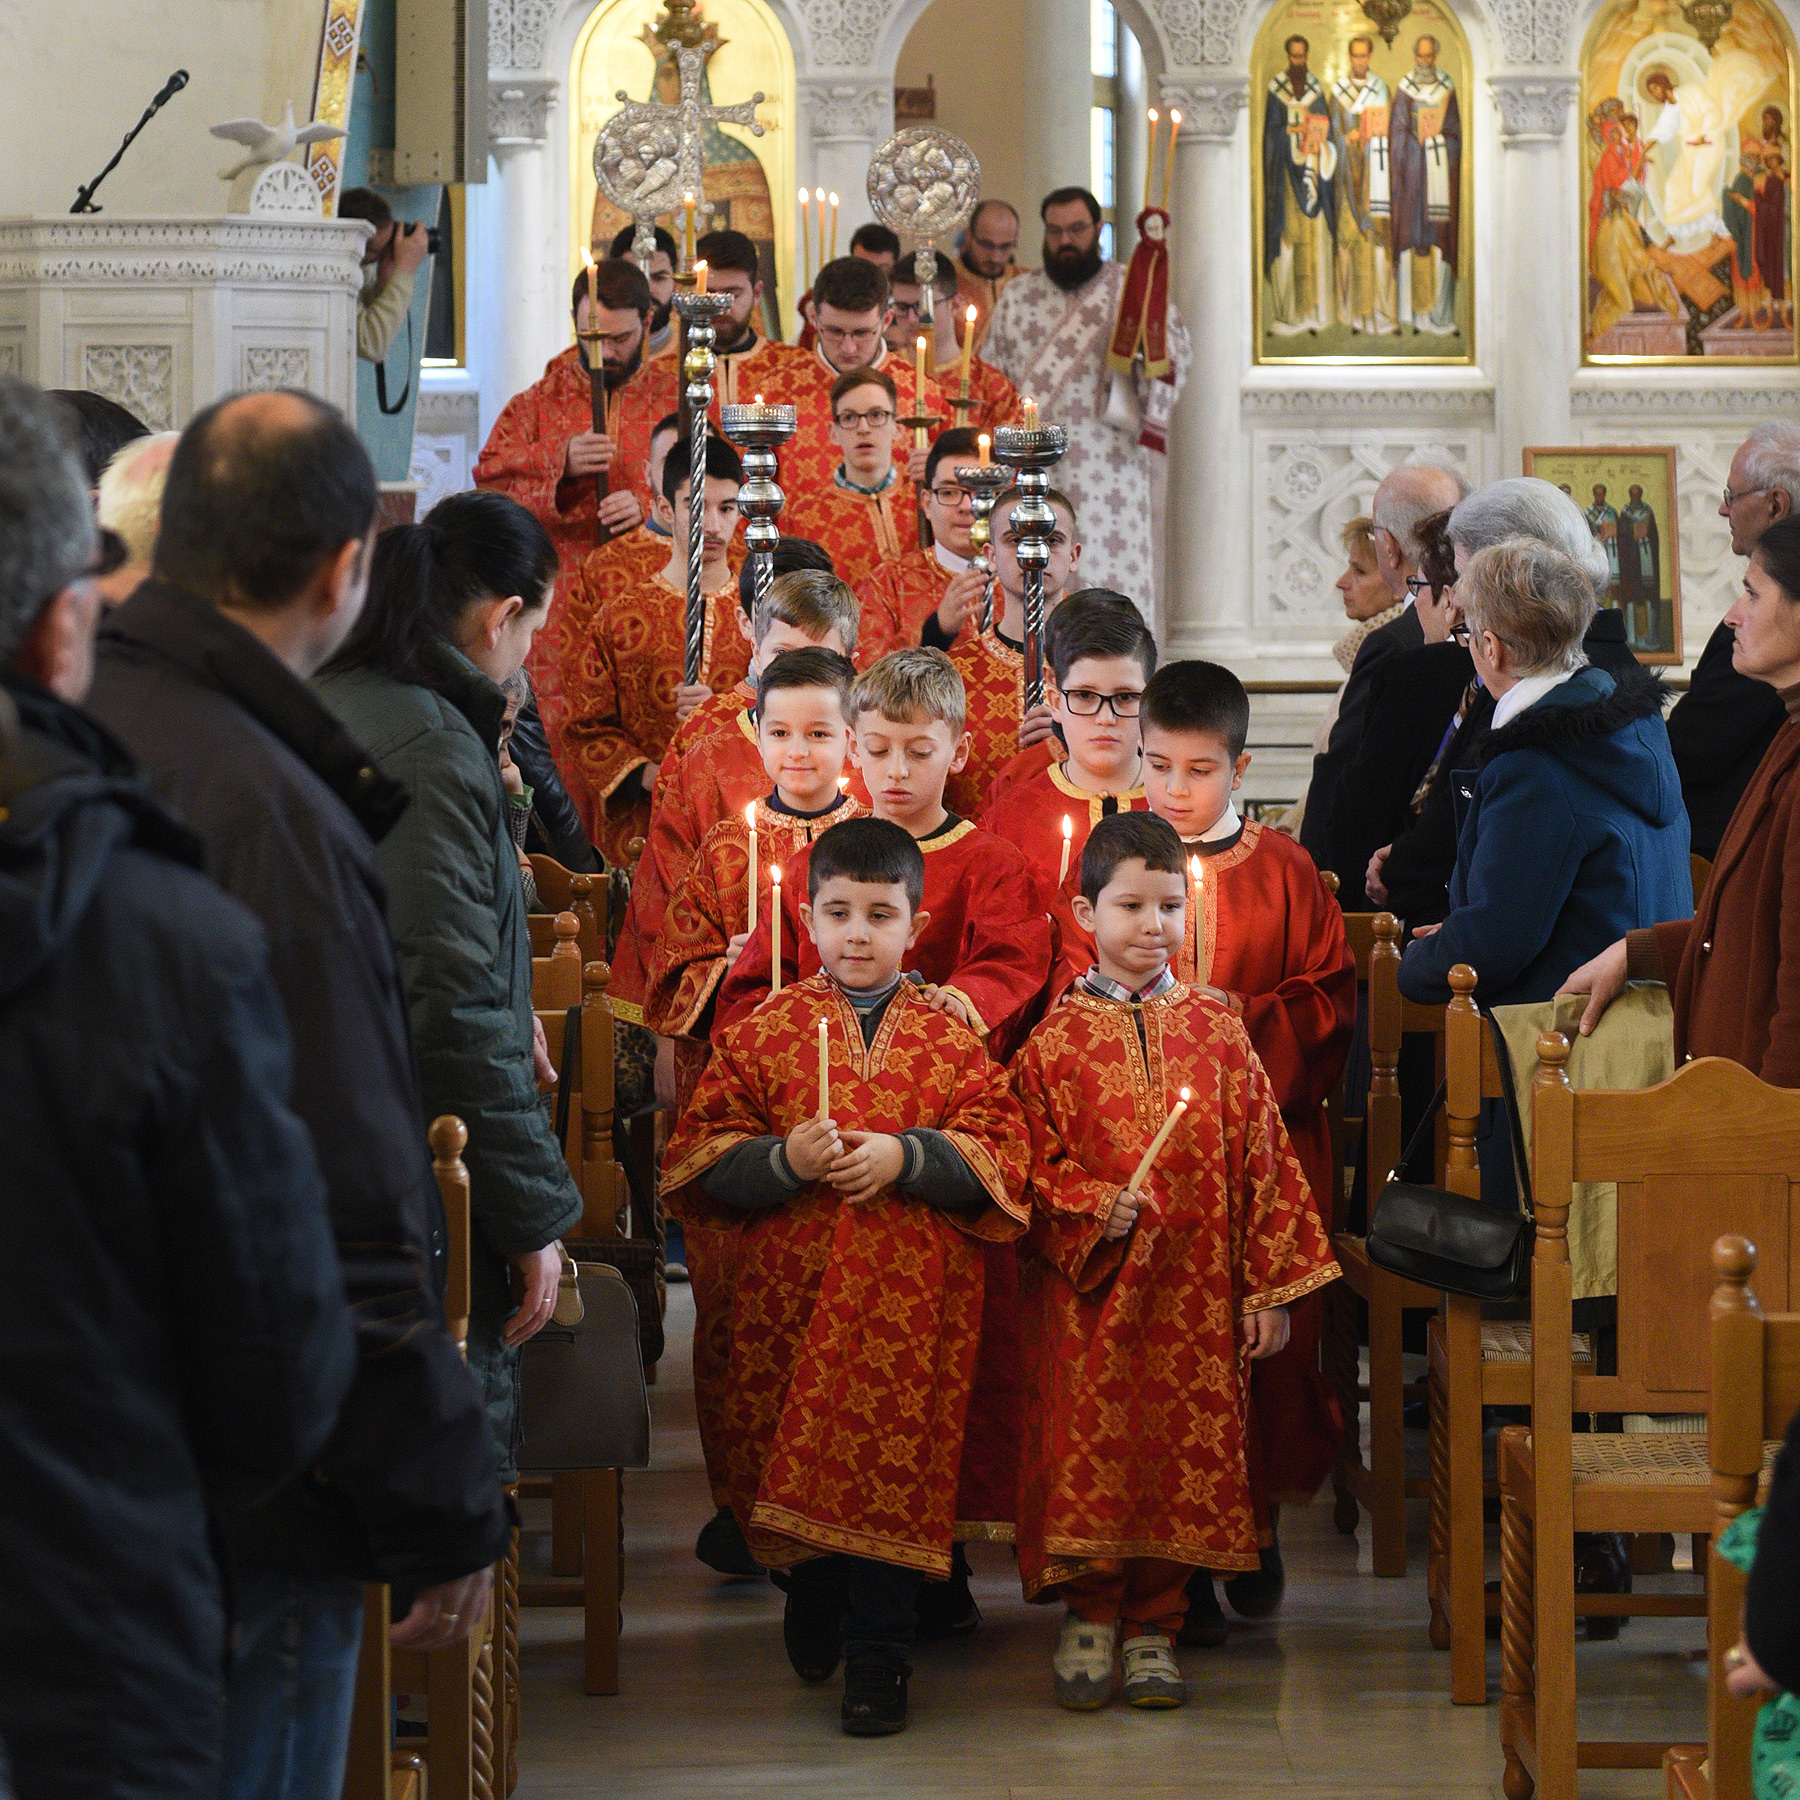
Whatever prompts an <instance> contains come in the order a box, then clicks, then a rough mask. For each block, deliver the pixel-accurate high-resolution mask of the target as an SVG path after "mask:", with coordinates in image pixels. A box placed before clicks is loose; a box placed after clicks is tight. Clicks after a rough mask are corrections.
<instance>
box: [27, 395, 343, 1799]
mask: <svg viewBox="0 0 1800 1800" xmlns="http://www.w3.org/2000/svg"><path fill="white" fill-rule="evenodd" d="M94 545H95V533H94V524H93V515H92V512H91V510H90V506H89V502H88V496H87V489H86V484H85V481H84V479H83V475H82V470H81V467H80V464H79V463H78V462H77V461H76V458H75V456H74V453H73V450H72V449H71V447H70V446H69V445H68V443H67V442H66V440H65V438H64V436H63V432H62V427H61V425H60V423H59V421H58V420H57V417H56V414H55V413H54V411H52V409H51V405H50V403H49V402H48V401H47V400H46V398H45V397H44V396H43V395H41V394H38V393H37V392H35V390H33V389H31V388H29V387H27V386H26V384H25V383H23V382H19V381H15V380H11V379H5V378H0V715H3V717H0V1136H3V1137H4V1141H5V1144H6V1176H5V1180H4V1181H3V1182H0V1642H4V1644H5V1645H6V1652H5V1655H4V1656H0V1771H3V1770H4V1769H5V1766H6V1753H7V1752H8V1751H10V1755H11V1761H12V1783H13V1785H11V1786H9V1785H8V1784H7V1783H6V1781H5V1779H4V1776H3V1775H0V1790H3V1791H6V1792H13V1791H15V1790H16V1792H17V1793H18V1794H19V1795H20V1796H21V1797H22V1800H112V1797H118V1800H127V1797H129V1800H151V1797H152V1796H154V1797H155V1800H212V1797H213V1795H214V1794H215V1793H216V1792H217V1788H218V1779H219V1752H220V1744H221V1741H222V1738H223V1733H224V1710H225V1708H224V1691H223V1681H222V1671H223V1668H224V1662H225V1640H226V1619H225V1610H226V1607H225V1583H224V1581H223V1579H222V1577H221V1572H220V1570H219V1567H218V1564H217V1562H216V1560H215V1556H214V1549H213V1541H212V1529H211V1524H210V1521H209V1517H208V1513H209V1509H210V1510H211V1511H212V1512H213V1513H214V1514H215V1515H217V1516H221V1517H230V1516H231V1515H233V1514H234V1513H238V1512H241V1511H242V1509H243V1508H244V1507H245V1506H247V1505H250V1504H253V1503H255V1502H256V1501H259V1500H261V1499H262V1498H264V1497H265V1496H266V1495H267V1494H268V1493H269V1492H270V1491H271V1490H272V1489H274V1488H275V1487H276V1486H277V1485H278V1484H279V1483H281V1482H283V1481H285V1480H287V1479H288V1478H289V1477H291V1476H292V1475H294V1474H295V1473H296V1472H297V1471H298V1470H300V1469H301V1468H302V1467H304V1466H305V1464H306V1463H307V1462H309V1461H310V1460H311V1459H312V1458H313V1457H314V1456H315V1455H317V1453H318V1451H319V1450H320V1448H321V1446H322V1445H323V1444H324V1443H325V1441H326V1438H327V1435H328V1433H329V1432H330V1430H331V1427H332V1422H333V1420H334V1418H335V1417H336V1413H337V1407H338V1402H339V1401H340V1399H341V1398H342V1397H343V1394H344V1392H345V1390H346V1389H347V1388H348V1386H349V1384H350V1380H351V1377H352V1374H353V1373H354V1369H355V1346H354V1343H353V1341H352V1338H351V1333H350V1323H349V1319H348V1316H347V1314H346V1312H345V1308H344V1289H343V1280H342V1277H341V1276H340V1274H339V1271H338V1260H337V1252H336V1249H335V1247H334V1245H333V1242H332V1237H331V1230H330V1225H329V1222H328V1220H327V1218H326V1215H325V1187H324V1182H323V1181H322V1179H321V1177H320V1174H319V1168H318V1163H317V1161H316V1159H315V1157H314V1155H313V1149H312V1144H311V1141H310V1139H309V1138H308V1136H307V1133H306V1129H305V1127H304V1126H303V1125H302V1124H301V1123H300V1121H299V1120H298V1119H297V1118H295V1117H294V1115H293V1114H292V1113H291V1112H290V1111H289V1110H288V1106H287V1094H288V1084H289V1079H290V1073H291V1065H290V1060H289V1054H288V1040H287V1029H286V1025H285V1023H284V1021H283V1019H282V1015H281V1004H280V1001H279V999H278V998H277V996H276V993H275V990H274V987H273V985H272V983H271V982H270V980H269V970H268V956H267V951H266V948H265V945H264V942H263V937H262V933H261V931H260V930H259V929H258V928H257V925H256V923H255V921H254V920H253V919H251V918H250V916H249V915H248V914H247V913H246V912H245V911H244V910H243V908H242V907H240V906H238V905H237V904H236V903H235V902H234V901H232V900H230V899H228V898H227V897H226V896H225V895H223V894H221V893H220V892H219V891H218V889H217V888H216V887H214V886H213V884H212V883H211V882H209V881H208V880H206V878H205V877H204V876H203V875H202V874H200V873H199V862H200V847H199V845H198V844H197V843H196V842H195V841H194V840H193V838H192V837H191V835H190V834H189V833H188V832H187V831H186V830H185V829H183V828H182V827H181V826H180V825H179V824H177V823H176V821H175V820H174V818H173V817H172V816H171V815H170V814H169V813H168V812H167V811H166V810H165V808H164V807H163V805H162V803H161V802H160V801H159V800H158V799H157V798H156V796H155V795H154V794H153V793H152V792H151V790H150V788H149V786H148V784H147V783H145V782H144V781H143V780H142V779H141V778H139V777H138V776H137V775H136V773H135V771H134V770H133V768H132V765H131V763H130V760H129V758H128V757H127V756H126V755H125V753H124V751H123V750H122V749H121V748H120V746H119V745H118V744H117V743H116V742H115V741H114V740H113V739H112V738H111V737H110V736H109V735H108V734H107V733H106V732H105V731H103V730H101V729H100V727H99V726H97V725H96V724H95V723H94V722H93V720H91V719H89V718H88V717H86V716H85V715H84V714H82V713H81V712H79V711H77V710H76V708H75V706H74V705H73V704H72V702H74V701H77V700H79V699H80V698H81V697H82V694H83V693H84V692H85V690H86V688H87V685H88V681H89V678H90V676H91V673H92V668H93V634H94V626H95V623H96V621H97V619H98V617H99V612H100V596H99V593H98V590H97V589H96V587H95V586H94V583H93V581H92V580H91V579H88V578H84V576H83V573H82V572H83V571H84V570H86V569H90V568H91V563H92V558H93V554H94Z"/></svg>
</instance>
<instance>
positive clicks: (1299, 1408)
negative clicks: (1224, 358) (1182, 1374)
mask: <svg viewBox="0 0 1800 1800" xmlns="http://www.w3.org/2000/svg"><path fill="white" fill-rule="evenodd" d="M1138 726H1139V731H1140V733H1141V735H1142V738H1143V749H1144V786H1145V789H1146V791H1147V792H1148V794H1149V799H1150V810H1151V811H1152V812H1153V813H1156V814H1157V815H1158V816H1159V817H1161V818H1164V819H1166V820H1167V821H1168V822H1169V823H1170V824H1171V825H1172V826H1173V827H1174V828H1175V831H1176V833H1177V835H1178V836H1179V837H1180V839H1181V841H1182V847H1183V852H1184V854H1185V855H1186V856H1187V858H1188V859H1189V862H1188V870H1189V887H1190V889H1191V890H1193V891H1192V893H1191V894H1190V899H1191V900H1193V901H1194V902H1195V905H1194V906H1193V907H1192V909H1191V910H1190V915H1189V922H1188V929H1187V934H1186V936H1185V937H1184V938H1183V940H1182V943H1181V946H1180V949H1179V952H1178V954H1177V956H1176V959H1175V961H1176V972H1177V974H1178V975H1179V976H1180V977H1181V979H1182V980H1183V981H1190V982H1192V983H1194V984H1195V985H1196V986H1198V987H1200V988H1201V989H1202V991H1204V992H1206V993H1210V994H1211V995H1213V996H1214V997H1215V998H1216V999H1218V1000H1220V1001H1222V1002H1223V1003H1224V1004H1225V1005H1227V1006H1229V1007H1230V1008H1231V1010H1232V1011H1233V1012H1235V1013H1236V1014H1237V1015H1238V1017H1239V1018H1241V1019H1242V1020H1243V1022H1244V1025H1245V1028H1246V1029H1247V1030H1248V1031H1249V1033H1250V1041H1251V1043H1252V1044H1254V1045H1255V1046H1256V1053H1257V1055H1258V1056H1259V1057H1260V1058H1261V1059H1262V1064H1263V1067H1264V1068H1265V1069H1266V1070H1267V1071H1268V1075H1269V1080H1270V1083H1271V1084H1272V1086H1273V1088H1274V1092H1275V1097H1276V1100H1277V1102H1278V1103H1279V1105H1280V1107H1281V1116H1282V1118H1283V1120H1284V1121H1285V1122H1286V1125H1287V1131H1288V1136H1289V1138H1290V1139H1291V1141H1292V1143H1293V1146H1294V1154H1295V1155H1296V1156H1297V1157H1298V1159H1299V1162H1300V1167H1301V1169H1302V1171H1303V1172H1304V1173H1305V1176H1306V1180H1307V1183H1308V1185H1309V1186H1310V1187H1311V1189H1312V1192H1313V1196H1314V1198H1315V1200H1316V1202H1317V1205H1318V1210H1319V1213H1320V1215H1321V1216H1322V1217H1323V1218H1324V1219H1325V1221H1326V1223H1327V1224H1329V1223H1330V1222H1331V1219H1332V1215H1333V1212H1334V1210H1335V1202H1336V1197H1337V1194H1338V1193H1339V1191H1340V1190H1339V1189H1338V1188H1337V1187H1335V1186H1334V1183H1335V1182H1336V1180H1337V1174H1338V1172H1337V1170H1336V1168H1335V1167H1334V1165H1333V1163H1332V1156H1331V1132H1330V1128H1329V1126H1328V1125H1327V1123H1326V1118H1325V1096H1326V1094H1327V1092H1328V1091H1329V1090H1330V1089H1331V1087H1332V1085H1333V1084H1334V1083H1335V1082H1336V1081H1337V1079H1338V1077H1339V1075H1341V1074H1342V1073H1343V1068H1344V1059H1345V1057H1346V1056H1347V1055H1348V1053H1349V1047H1350V1032H1351V1028H1352V1026H1353V1025H1354V1023H1355V1018H1356V963H1355V959H1354V958H1353V957H1352V956H1351V954H1350V947H1349V944H1348V943H1347V942H1346V941H1345V938H1344V924H1343V914H1342V913H1341V911H1340V910H1339V908H1338V904H1337V902H1336V901H1335V900H1334V899H1333V898H1332V897H1331V895H1330V894H1328V893H1327V892H1326V890H1325V884H1324V883H1323V882H1322V881H1321V880H1320V879H1319V872H1318V870H1317V868H1316V867H1315V866H1314V864H1313V860H1312V858H1311V857H1310V856H1309V855H1307V853H1306V852H1305V851H1304V850H1302V849H1301V848H1300V846H1299V845H1298V844H1296V843H1295V842H1294V841H1293V839H1292V838H1287V837H1283V836H1281V834H1280V833H1279V832H1275V831H1270V830H1268V829H1266V828H1265V827H1263V826H1262V825H1260V824H1258V823H1257V822H1256V821H1254V820H1246V819H1244V818H1242V817H1241V816H1240V815H1239V813H1238V810H1237V808H1236V807H1235V806H1234V805H1233V804H1232V799H1231V796H1232V794H1233V793H1234V792H1235V791H1236V789H1237V788H1238V787H1239V786H1240V785H1241V784H1242V782H1243V779H1244V772H1245V770H1247V769H1248V768H1249V766H1250V757H1249V753H1248V752H1247V751H1246V750H1245V748H1244V743H1245V740H1246V738H1247V737H1248V736H1249V731H1250V699H1249V696H1248V695H1247V694H1246V693H1245V692H1244V686H1243V683H1242V682H1240V681H1239V680H1238V678H1237V677H1236V676H1235V675H1234V674H1232V672H1231V671H1230V670H1229V669H1226V668H1222V667H1221V666H1220V665H1219V664H1217V663H1209V662H1178V663H1169V664H1167V665H1165V666H1164V667H1163V668H1161V669H1159V670H1158V671H1157V672H1156V674H1155V675H1154V676H1153V677H1152V678H1151V680H1150V682H1149V684H1148V685H1147V686H1146V687H1145V689H1144V697H1143V699H1142V701H1141V702H1140V703H1139V713H1138ZM1322 1316H1323V1305H1322V1302H1321V1301H1320V1300H1319V1299H1318V1298H1316V1297H1309V1298H1308V1299H1307V1300H1306V1301H1305V1302H1304V1303H1303V1304H1301V1305H1300V1306H1297V1307H1296V1308H1295V1309H1294V1314H1293V1333H1292V1341H1291V1342H1290V1344H1289V1346H1288V1348H1287V1349H1286V1350H1285V1351H1284V1352H1283V1353H1282V1354H1281V1355H1280V1356H1278V1357H1274V1358H1272V1359H1271V1360H1269V1361H1268V1362H1264V1363H1259V1364H1258V1365H1257V1367H1256V1372H1255V1379H1254V1382H1253V1388H1252V1399H1253V1403H1254V1404H1253V1415H1254V1416H1253V1421H1252V1431H1251V1440H1250V1452H1251V1455H1250V1467H1251V1480H1252V1486H1253V1489H1254V1491H1255V1494H1256V1499H1257V1525H1258V1538H1259V1541H1260V1543H1261V1544H1262V1546H1263V1554H1262V1564H1261V1568H1260V1570H1259V1571H1258V1573H1257V1574H1255V1575H1252V1576H1248V1577H1245V1576H1238V1577H1235V1578H1233V1579H1231V1580H1228V1581H1227V1582H1226V1584H1225V1596H1226V1598H1227V1599H1228V1600H1229V1601H1230V1602H1231V1604H1232V1606H1233V1607H1234V1608H1235V1609H1236V1610H1237V1611H1238V1612H1239V1613H1241V1614H1243V1615H1244V1616H1245V1617H1247V1618H1263V1617H1266V1616H1267V1615H1268V1614H1269V1613H1271V1612H1273V1611H1274V1610H1275V1608H1276V1606H1277V1605H1278V1604H1279V1602H1280V1599H1281V1588H1282V1567H1281V1549H1280V1545H1279V1544H1278V1543H1277V1541H1276V1524H1277V1508H1278V1507H1279V1505H1280V1503H1281V1502H1282V1501H1284V1500H1290V1501H1294V1502H1297V1503H1304V1502H1306V1501H1308V1500H1310V1499H1311V1498H1312V1496H1313V1495H1314V1494H1315V1493H1317V1492H1318V1489H1319V1484H1320V1483H1321V1482H1322V1481H1323V1480H1324V1479H1325V1477H1326V1475H1327V1474H1328V1473H1329V1472H1330V1469H1331V1465H1332V1463H1333V1461H1334V1460H1335V1458H1336V1455H1337V1447H1338V1442H1339V1438H1340V1436H1341V1433H1342V1429H1343V1427H1342V1423H1341V1421H1340V1420H1339V1418H1338V1413H1337V1407H1336V1404H1335V1402H1334V1400H1333V1398H1332V1395H1331V1392H1330V1389H1329V1388H1328V1386H1327V1385H1326V1382H1325V1379H1324V1377H1323V1375H1322V1374H1321V1372H1320V1369H1319V1333H1320V1326H1321V1321H1322ZM1222 1566H1223V1565H1222ZM1189 1620H1190V1627H1189V1634H1188V1641H1190V1642H1213V1643H1218V1642H1222V1641H1223V1639H1224V1619H1223V1616H1222V1615H1221V1614H1220V1613H1219V1612H1218V1602H1217V1599H1216V1598H1215V1597H1214V1595H1213V1591H1212V1583H1211V1581H1210V1579H1209V1578H1208V1577H1206V1576H1205V1575H1199V1576H1196V1577H1195V1581H1194V1584H1193V1587H1192V1589H1191V1590H1190V1607H1189Z"/></svg>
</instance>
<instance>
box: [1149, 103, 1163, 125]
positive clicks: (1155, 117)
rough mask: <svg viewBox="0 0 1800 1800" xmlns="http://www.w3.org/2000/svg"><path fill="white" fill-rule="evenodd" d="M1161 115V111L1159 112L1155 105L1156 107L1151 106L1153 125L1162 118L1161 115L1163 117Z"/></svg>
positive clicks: (1151, 121)
mask: <svg viewBox="0 0 1800 1800" xmlns="http://www.w3.org/2000/svg"><path fill="white" fill-rule="evenodd" d="M1161 116H1162V115H1161V114H1160V113H1158V112H1157V110H1156V108H1155V107H1154V106H1153V107H1151V109H1150V123H1151V124H1152V125H1154V124H1155V123H1156V121H1157V120H1158V119H1159V118H1160V117H1161Z"/></svg>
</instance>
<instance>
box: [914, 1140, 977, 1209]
mask: <svg viewBox="0 0 1800 1800" xmlns="http://www.w3.org/2000/svg"><path fill="white" fill-rule="evenodd" d="M900 1142H901V1143H902V1144H903V1145H905V1147H906V1167H905V1168H904V1169H903V1170H902V1171H901V1173H900V1180H899V1182H898V1183H897V1184H896V1185H897V1186H898V1187H899V1189H900V1191H901V1192H902V1193H904V1194H911V1195H912V1196H913V1197H914V1198H915V1199H918V1200H923V1201H925V1202H926V1203H927V1204H928V1205H931V1206H935V1207H936V1208H937V1209H938V1210H939V1211H940V1212H979V1211H980V1210H981V1208H982V1207H984V1206H986V1205H987V1203H988V1191H987V1189H986V1188H984V1187H983V1186H982V1185H981V1183H980V1182H979V1181H978V1180H977V1179H976V1176H975V1171H974V1170H973V1169H971V1168H970V1167H969V1165H968V1164H967V1163H966V1162H964V1161H963V1158H962V1152H961V1151H960V1150H958V1149H957V1147H956V1146H955V1145H954V1144H953V1143H951V1141H950V1140H949V1139H948V1138H947V1137H945V1136H944V1134H943V1133H942V1132H941V1131H933V1130H931V1129H930V1128H929V1127H928V1126H924V1125H915V1126H914V1127H913V1128H912V1129H911V1130H910V1131H903V1132H901V1134H900Z"/></svg>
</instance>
